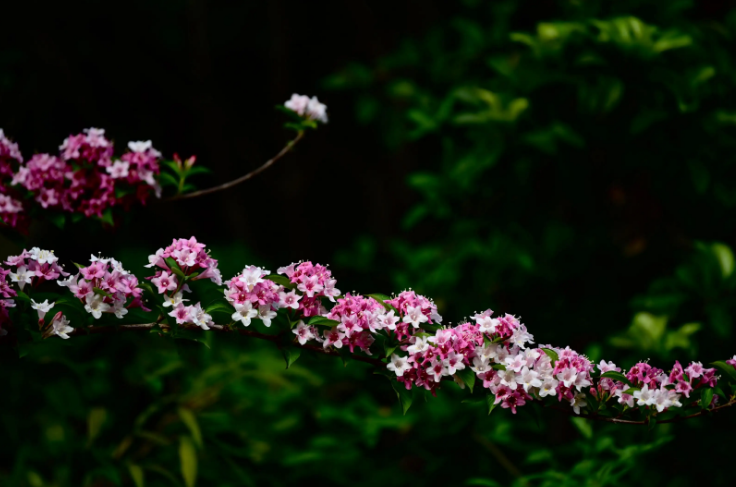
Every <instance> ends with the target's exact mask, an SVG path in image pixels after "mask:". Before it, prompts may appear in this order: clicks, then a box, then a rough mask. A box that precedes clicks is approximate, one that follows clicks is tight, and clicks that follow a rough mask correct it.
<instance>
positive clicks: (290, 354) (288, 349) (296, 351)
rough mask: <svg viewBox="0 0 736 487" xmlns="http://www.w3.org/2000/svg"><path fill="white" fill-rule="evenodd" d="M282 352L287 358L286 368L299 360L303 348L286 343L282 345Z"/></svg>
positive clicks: (285, 358)
mask: <svg viewBox="0 0 736 487" xmlns="http://www.w3.org/2000/svg"><path fill="white" fill-rule="evenodd" d="M281 353H282V354H283V355H284V360H286V368H287V369H288V368H289V367H291V365H292V364H293V363H294V362H296V361H297V359H298V358H299V356H300V355H301V353H302V349H301V348H299V347H295V346H293V345H285V346H282V347H281Z"/></svg>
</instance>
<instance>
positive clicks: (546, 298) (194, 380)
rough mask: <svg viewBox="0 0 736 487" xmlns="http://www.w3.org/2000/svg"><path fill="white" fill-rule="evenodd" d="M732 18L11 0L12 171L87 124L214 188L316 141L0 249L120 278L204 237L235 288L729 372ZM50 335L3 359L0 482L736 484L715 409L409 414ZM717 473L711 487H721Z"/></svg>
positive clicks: (630, 2) (358, 367)
mask: <svg viewBox="0 0 736 487" xmlns="http://www.w3.org/2000/svg"><path fill="white" fill-rule="evenodd" d="M735 9H736V2H733V1H687V0H684V1H681V0H671V1H667V2H661V1H654V0H647V1H644V0H639V1H636V0H622V1H618V2H606V1H603V0H589V1H586V0H555V1H552V0H549V1H547V0H545V1H534V2H532V1H523V0H496V1H481V0H464V1H457V2H441V1H430V0H425V1H423V2H419V1H414V0H393V1H391V2H388V1H383V0H377V1H371V2H368V1H365V0H356V1H352V2H336V1H327V0H326V1H322V2H319V3H314V2H299V1H296V0H270V1H268V2H205V1H204V0H191V1H188V2H173V1H155V2H151V1H146V2H143V1H127V2H106V3H104V4H100V3H98V2H91V1H87V2H71V3H64V2H57V3H55V4H47V3H46V2H44V3H37V2H13V3H12V4H8V5H4V6H3V18H4V19H5V22H4V26H3V29H2V30H0V126H1V127H2V128H3V129H4V130H5V132H6V134H8V135H9V136H10V137H12V138H13V139H15V140H16V141H17V142H19V144H20V147H21V150H22V151H23V154H24V156H25V157H30V156H31V155H32V154H33V153H34V152H37V151H38V152H49V151H54V150H55V149H56V147H57V146H58V145H59V144H60V143H61V141H62V140H63V138H64V137H66V136H67V135H69V134H70V133H77V132H79V131H80V130H81V129H82V128H85V127H90V126H92V127H103V128H105V129H106V130H107V134H108V135H109V136H110V137H111V138H113V139H114V140H115V141H116V142H117V144H118V146H119V147H122V146H124V144H125V143H126V142H127V141H128V140H139V139H144V140H145V139H151V140H152V141H153V143H154V146H155V147H156V148H157V149H159V150H161V151H162V152H163V153H164V154H165V155H166V156H171V154H172V153H174V152H178V153H179V154H181V155H182V156H185V157H186V156H188V155H190V154H196V155H197V157H198V161H199V163H201V164H202V165H205V166H207V167H209V168H211V169H212V173H211V174H210V175H207V176H203V177H201V178H200V179H199V180H198V181H197V184H198V186H199V187H202V188H204V187H207V186H210V185H214V184H217V183H220V182H224V181H227V180H229V179H232V178H235V177H237V176H239V175H241V174H243V173H245V172H247V171H249V170H251V169H254V168H255V167H257V166H259V165H260V164H261V163H262V162H263V161H265V160H266V159H268V158H269V157H271V156H272V155H273V154H275V153H276V152H277V151H278V150H279V149H280V148H281V147H282V146H283V145H284V143H285V142H286V141H287V140H288V138H289V137H290V136H291V134H290V133H289V132H288V131H287V130H285V129H284V128H282V125H283V122H284V117H283V114H281V113H279V112H277V111H275V110H274V109H273V107H274V105H277V104H281V103H283V101H285V100H286V99H288V98H289V96H290V95H291V93H292V92H297V93H304V94H309V95H317V96H318V97H319V98H320V100H321V101H323V102H325V103H326V104H327V105H328V108H329V115H330V123H329V124H328V125H327V126H324V127H321V128H320V129H319V130H318V131H316V132H314V133H310V134H308V137H307V138H306V139H305V140H304V141H303V142H302V143H300V144H299V146H298V147H297V150H296V151H295V152H294V153H292V154H290V155H288V156H287V157H286V158H284V159H283V160H281V161H279V162H278V163H277V164H276V165H275V166H274V167H273V168H271V169H269V170H268V171H267V172H265V173H264V174H262V175H261V176H259V177H258V178H257V179H255V180H253V181H250V182H248V183H246V184H243V185H242V186H239V187H237V188H234V189H232V190H230V191H227V192H221V193H217V194H213V195H210V196H207V197H202V198H198V199H192V200H188V201H181V202H168V203H166V202H152V203H151V204H150V205H149V206H148V207H147V208H145V209H141V208H139V209H137V210H135V211H133V212H132V214H131V215H128V216H127V221H126V222H124V224H123V225H121V226H120V227H118V228H117V229H116V230H103V229H101V227H100V226H99V225H98V224H96V223H90V222H86V223H85V222H82V223H79V224H75V225H68V226H67V227H66V228H65V229H64V230H63V231H62V230H60V229H58V228H57V227H55V226H54V225H52V224H50V223H45V222H38V223H36V224H34V226H33V227H32V229H31V233H30V235H29V236H28V237H27V238H26V239H25V240H23V239H19V238H18V237H17V236H14V235H12V234H9V233H8V232H4V234H3V236H2V241H1V242H0V248H1V250H2V255H3V256H6V255H9V254H12V253H17V252H18V251H19V250H20V248H21V247H20V245H27V246H31V245H37V246H41V247H46V248H53V249H54V250H56V252H57V254H58V255H60V256H61V257H62V260H66V261H67V262H68V261H72V260H73V261H84V260H85V259H87V258H88V255H89V254H90V253H92V252H94V253H97V252H98V251H101V252H102V253H103V254H105V255H110V256H115V257H117V258H120V259H121V260H123V262H124V263H125V264H126V266H127V267H129V268H130V269H131V270H135V271H140V272H141V275H145V274H143V271H144V269H143V267H142V266H143V264H145V263H146V262H147V260H146V256H147V255H148V254H149V253H152V251H154V250H155V249H157V248H159V247H162V246H164V245H166V244H167V243H168V242H169V241H170V239H172V238H175V237H189V236H191V235H195V236H197V238H198V239H199V240H200V241H204V242H205V243H207V244H208V246H210V247H211V248H212V249H213V255H214V256H215V257H216V258H218V259H220V262H221V264H220V266H221V268H222V269H223V271H224V275H225V276H226V277H230V276H232V275H233V274H235V273H236V272H237V271H238V270H239V269H240V268H242V266H243V265H246V264H257V265H266V266H267V267H268V268H271V269H274V268H275V267H277V266H280V265H284V264H288V263H290V262H292V261H296V260H299V259H310V260H313V261H317V262H321V263H330V264H331V268H332V270H333V273H334V274H335V276H336V277H337V279H338V287H339V288H340V289H342V290H343V291H350V290H352V289H356V290H359V291H362V292H365V293H369V292H382V293H387V294H388V293H391V292H396V291H400V290H402V289H404V288H406V287H412V288H414V289H416V290H417V291H419V292H421V293H425V294H427V295H428V296H431V297H433V298H434V299H435V300H436V301H437V304H438V306H439V309H440V312H441V313H442V314H443V316H444V317H445V320H446V321H448V322H458V321H460V320H461V319H462V318H463V317H464V316H468V315H469V314H471V313H473V312H474V311H477V310H480V309H485V308H488V307H490V308H492V309H494V310H496V311H499V312H509V313H513V314H516V315H520V316H521V317H522V319H523V321H524V322H525V323H526V324H527V326H528V327H529V329H530V331H531V332H532V333H534V334H535V336H536V339H537V342H538V343H552V344H555V345H562V346H564V345H570V346H571V347H573V348H575V349H577V350H580V351H585V352H586V353H587V354H588V356H589V357H590V358H591V359H593V360H595V361H598V360H600V359H601V358H603V357H605V358H607V359H609V360H614V361H616V363H618V364H619V365H621V366H624V367H629V366H631V365H632V364H633V363H634V362H635V361H636V360H638V359H643V358H650V359H651V362H652V363H653V364H656V365H658V366H663V367H665V368H668V367H669V365H670V364H671V363H672V361H673V360H675V359H679V360H680V361H685V360H691V359H696V358H697V359H698V360H703V361H704V362H710V361H713V360H717V359H725V358H727V357H730V356H732V355H733V353H734V352H736V346H735V345H736V344H735V343H734V339H733V336H734V329H733V328H734V325H733V316H734V311H735V310H736V300H735V299H734V287H735V286H736V273H734V257H733V251H732V249H733V246H734V245H736V232H735V231H734V230H735V227H734V225H733V223H732V222H733V217H734V216H735V213H736V182H735V179H734V176H736V166H735V165H734V151H735V149H736V139H735V138H734V137H735V136H736V96H734V95H736V65H735V63H734V61H736V58H735V54H734V53H736V11H735ZM207 337H208V338H207V340H208V345H209V346H200V347H191V348H187V349H186V350H183V349H181V348H177V347H175V346H174V345H172V344H171V343H168V342H166V341H165V340H162V339H159V338H158V337H155V336H151V337H144V336H140V335H137V336H120V337H114V338H113V337H109V336H107V337H75V338H74V339H73V340H68V341H65V342H61V340H54V339H52V340H48V341H47V342H46V343H44V344H43V345H42V346H39V347H37V348H36V349H34V350H33V352H32V353H30V354H29V355H28V356H27V357H25V358H24V359H22V360H20V361H18V360H14V361H7V362H3V363H2V369H1V370H2V382H0V384H2V386H0V391H1V392H0V398H1V402H0V404H2V405H1V406H0V429H2V434H1V436H0V437H2V438H3V441H0V485H8V486H16V485H17V486H25V485H29V486H33V487H36V486H67V485H69V486H80V485H83V486H109V485H121V486H123V485H125V486H127V485H135V486H136V487H142V486H144V485H147V486H158V485H161V486H163V485H182V486H183V485H186V483H185V479H184V477H183V476H182V463H186V464H187V465H189V466H190V467H189V468H191V465H192V464H193V463H194V464H196V469H197V485H203V486H204V485H217V486H228V485H232V486H235V485H294V484H298V483H304V482H320V483H321V484H322V485H344V484H348V483H350V484H354V485H376V484H384V485H398V484H404V485H406V484H410V485H433V484H440V483H444V484H448V485H487V486H496V485H510V484H512V483H514V485H530V486H532V485H533V486H536V485H571V486H575V485H591V486H593V485H595V486H599V485H601V486H602V485H621V484H627V485H653V484H654V485H658V484H665V483H666V484H668V485H691V484H695V483H699V482H705V481H707V483H708V484H709V485H731V482H732V481H733V476H734V474H733V467H732V465H731V463H729V462H730V460H731V456H732V448H731V443H732V438H733V431H734V430H733V428H734V426H736V418H735V416H734V414H730V413H729V412H726V413H723V414H720V415H718V416H717V417H712V418H711V417H708V418H702V419H700V420H697V421H690V422H686V423H681V424H674V425H661V426H658V427H656V428H653V429H651V430H648V429H646V428H637V427H622V426H618V427H616V426H612V425H607V424H597V423H596V424H593V423H587V422H585V421H574V420H571V419H570V418H568V417H567V416H563V415H555V414H553V413H552V412H550V413H549V414H542V415H541V417H537V416H535V414H533V413H532V414H530V411H531V410H526V409H522V410H520V412H519V414H518V415H517V416H512V415H511V414H510V413H508V411H494V413H493V414H492V415H491V416H487V415H486V414H485V412H484V411H483V410H482V408H480V407H478V406H475V405H472V404H463V403H460V401H461V399H462V397H463V396H462V391H460V390H458V389H457V388H456V387H455V386H454V384H453V385H450V386H446V387H443V389H442V390H441V393H440V394H439V397H438V398H431V397H429V398H427V400H426V401H423V400H418V401H416V403H415V404H414V406H413V407H412V409H411V410H410V411H409V412H408V413H407V415H406V416H404V415H402V413H401V410H400V408H399V406H398V404H397V403H396V398H395V395H394V393H393V391H392V389H391V387H390V385H389V383H388V382H387V381H386V380H385V378H383V377H381V376H378V375H372V374H371V370H370V368H368V367H367V366H364V365H363V364H360V363H349V364H348V365H347V366H346V367H344V366H343V364H342V362H341V361H340V360H335V359H331V358H328V357H315V356H309V355H307V354H304V355H303V356H302V357H301V358H300V360H299V361H298V362H297V363H296V364H295V365H294V366H292V367H291V368H289V369H288V370H284V362H283V359H282V358H281V356H280V354H279V352H278V351H277V350H276V349H275V347H272V346H271V344H268V343H257V342H254V341H252V340H245V339H233V338H231V337H227V339H223V337H214V336H210V335H207ZM728 478H731V479H732V481H728Z"/></svg>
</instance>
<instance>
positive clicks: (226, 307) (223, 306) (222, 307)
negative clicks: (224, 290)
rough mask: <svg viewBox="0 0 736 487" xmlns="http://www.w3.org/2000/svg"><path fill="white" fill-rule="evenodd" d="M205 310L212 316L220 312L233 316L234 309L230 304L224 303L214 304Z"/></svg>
mask: <svg viewBox="0 0 736 487" xmlns="http://www.w3.org/2000/svg"><path fill="white" fill-rule="evenodd" d="M204 310H205V312H206V313H208V314H212V313H215V312H218V311H219V312H223V313H227V314H230V315H231V314H233V307H232V306H230V304H228V303H223V302H219V303H212V304H210V305H209V306H207V307H206V308H205V309H204Z"/></svg>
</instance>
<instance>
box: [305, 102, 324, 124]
mask: <svg viewBox="0 0 736 487" xmlns="http://www.w3.org/2000/svg"><path fill="white" fill-rule="evenodd" d="M307 118H311V119H312V120H319V121H320V122H322V123H327V105H325V104H324V103H320V102H319V100H318V99H317V97H316V96H313V97H312V98H311V99H310V100H309V103H308V104H307Z"/></svg>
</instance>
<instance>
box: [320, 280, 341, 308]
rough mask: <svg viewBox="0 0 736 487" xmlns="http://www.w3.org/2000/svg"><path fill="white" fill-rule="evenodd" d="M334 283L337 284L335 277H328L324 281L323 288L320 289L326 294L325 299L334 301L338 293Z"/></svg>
mask: <svg viewBox="0 0 736 487" xmlns="http://www.w3.org/2000/svg"><path fill="white" fill-rule="evenodd" d="M335 284H337V280H336V279H328V280H326V281H325V288H324V289H323V290H322V294H324V295H325V296H327V299H329V300H330V301H332V302H333V303H334V302H335V298H336V297H338V296H339V295H340V290H339V289H336V288H335Z"/></svg>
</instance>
